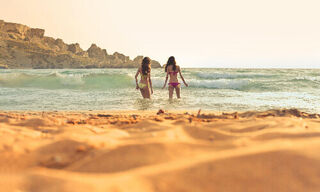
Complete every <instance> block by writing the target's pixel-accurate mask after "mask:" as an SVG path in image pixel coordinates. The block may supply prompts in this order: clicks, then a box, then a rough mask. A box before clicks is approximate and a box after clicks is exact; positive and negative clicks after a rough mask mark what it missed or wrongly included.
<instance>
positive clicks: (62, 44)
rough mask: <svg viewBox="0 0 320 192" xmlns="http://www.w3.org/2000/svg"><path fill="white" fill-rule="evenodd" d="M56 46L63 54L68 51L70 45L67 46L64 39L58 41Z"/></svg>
mask: <svg viewBox="0 0 320 192" xmlns="http://www.w3.org/2000/svg"><path fill="white" fill-rule="evenodd" d="M55 44H56V45H57V46H58V47H59V49H60V51H62V52H64V51H67V50H68V45H67V44H65V43H64V42H63V40H62V39H59V38H58V39H56V41H55Z"/></svg>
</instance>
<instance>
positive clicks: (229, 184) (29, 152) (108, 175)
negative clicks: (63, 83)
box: [0, 109, 320, 192]
mask: <svg viewBox="0 0 320 192" xmlns="http://www.w3.org/2000/svg"><path fill="white" fill-rule="evenodd" d="M0 191H4V192H11V191H13V192H23V191H28V192H42V191H44V192H55V191H59V192H64V191H77V192H87V191H89V192H94V191H104V192H105V191H111V192H112V191H116V192H118V191H119V192H121V191H132V192H135V191H139V192H140V191H146V192H148V191H163V192H168V191H192V192H194V191H227V192H228V191H230V192H237V191H243V192H250V191H254V192H263V191H290V192H292V191H299V192H301V191H304V192H305V191H315V192H316V191H320V115H317V114H307V113H303V112H300V111H298V110H294V109H291V110H270V111H265V112H245V113H223V114H221V113H213V112H210V113H209V112H208V113H201V112H200V113H198V112H195V111H193V112H187V113H185V112H181V111H175V112H172V111H165V112H164V113H161V114H159V115H157V111H149V112H143V111H127V112H119V111H118V112H117V111H101V112H98V111H87V112H6V111H0Z"/></svg>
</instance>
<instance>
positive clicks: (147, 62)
mask: <svg viewBox="0 0 320 192" xmlns="http://www.w3.org/2000/svg"><path fill="white" fill-rule="evenodd" d="M150 71H151V59H150V58H149V57H144V58H143V59H142V62H141V72H142V74H143V75H147V74H148V73H150Z"/></svg>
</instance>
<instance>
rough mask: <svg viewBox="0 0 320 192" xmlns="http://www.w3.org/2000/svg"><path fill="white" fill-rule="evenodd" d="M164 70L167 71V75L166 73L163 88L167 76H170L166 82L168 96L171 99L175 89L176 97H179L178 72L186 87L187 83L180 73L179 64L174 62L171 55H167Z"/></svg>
mask: <svg viewBox="0 0 320 192" xmlns="http://www.w3.org/2000/svg"><path fill="white" fill-rule="evenodd" d="M165 72H166V73H167V75H166V80H165V82H164V85H163V89H164V88H165V87H166V85H167V81H168V78H169V77H170V79H169V83H168V86H169V88H168V89H169V98H170V99H172V96H173V91H174V90H175V91H176V94H177V98H180V83H179V81H178V73H179V75H180V78H181V79H182V81H183V83H184V84H185V86H186V87H188V84H187V83H186V82H185V80H184V78H183V76H182V74H181V70H180V66H179V65H177V64H176V60H175V58H174V57H173V56H171V57H169V59H168V62H167V64H166V67H165Z"/></svg>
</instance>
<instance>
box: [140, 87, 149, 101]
mask: <svg viewBox="0 0 320 192" xmlns="http://www.w3.org/2000/svg"><path fill="white" fill-rule="evenodd" d="M140 92H141V95H142V97H143V98H149V99H150V90H149V88H148V87H145V88H143V89H140Z"/></svg>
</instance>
